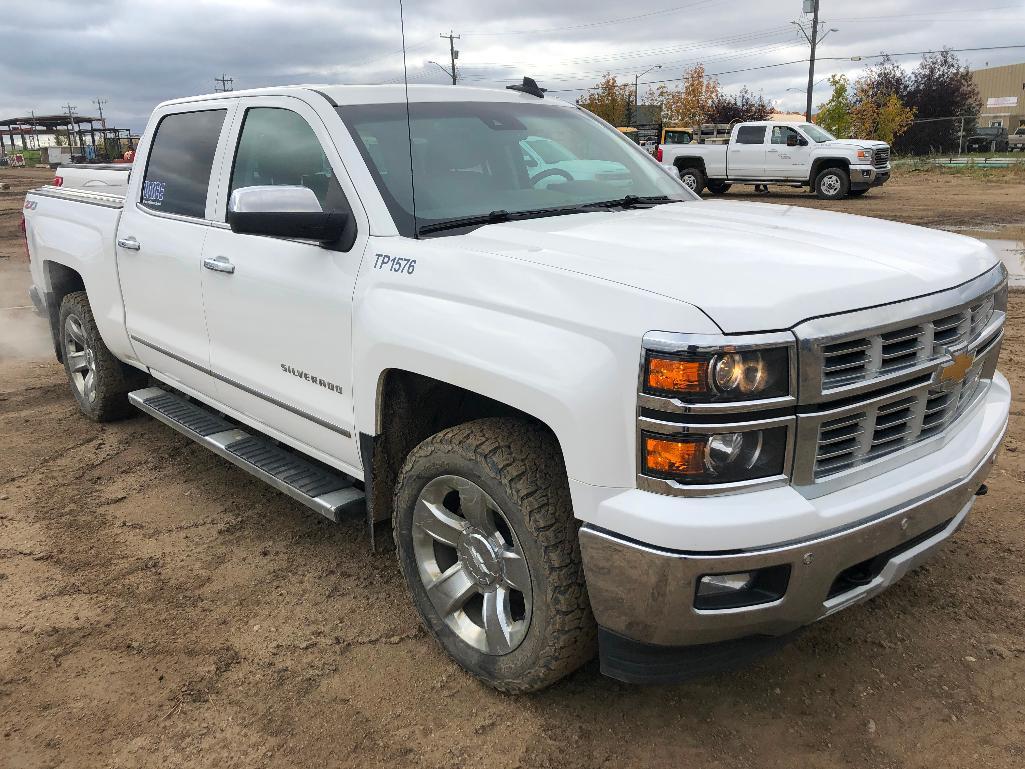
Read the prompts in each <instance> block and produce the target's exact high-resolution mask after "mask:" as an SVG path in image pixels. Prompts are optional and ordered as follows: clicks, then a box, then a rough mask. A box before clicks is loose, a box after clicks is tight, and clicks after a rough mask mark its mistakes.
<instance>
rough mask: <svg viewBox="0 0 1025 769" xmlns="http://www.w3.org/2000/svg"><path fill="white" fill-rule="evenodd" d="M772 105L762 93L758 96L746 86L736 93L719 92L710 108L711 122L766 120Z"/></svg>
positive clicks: (709, 120) (709, 116)
mask: <svg viewBox="0 0 1025 769" xmlns="http://www.w3.org/2000/svg"><path fill="white" fill-rule="evenodd" d="M771 114H772V105H771V104H769V102H767V101H766V100H765V97H764V96H762V95H761V94H758V95H757V96H756V95H755V94H753V93H751V91H750V90H749V89H748V87H747V86H744V87H743V88H741V89H740V91H738V92H737V93H736V94H735V95H733V96H728V95H726V94H724V93H719V94H717V95H716V97H715V98H714V99H712V103H711V104H710V105H709V109H708V122H710V123H740V122H743V121H745V120H766V119H768V117H769V115H771Z"/></svg>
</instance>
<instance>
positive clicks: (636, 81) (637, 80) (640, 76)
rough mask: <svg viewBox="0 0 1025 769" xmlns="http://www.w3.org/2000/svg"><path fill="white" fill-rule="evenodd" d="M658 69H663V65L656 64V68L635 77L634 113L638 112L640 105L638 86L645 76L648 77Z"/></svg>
mask: <svg viewBox="0 0 1025 769" xmlns="http://www.w3.org/2000/svg"><path fill="white" fill-rule="evenodd" d="M656 69H662V65H661V64H656V65H655V66H654V67H651V68H650V69H646V70H644V72H642V73H641V74H639V75H634V111H635V112H636V111H637V105H638V101H637V86H638V84H639V82H640V79H641V78H642V77H644V76H645V75H647V74H648V73H649V72H654V71H655V70H656Z"/></svg>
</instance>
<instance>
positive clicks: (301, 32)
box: [0, 0, 1025, 129]
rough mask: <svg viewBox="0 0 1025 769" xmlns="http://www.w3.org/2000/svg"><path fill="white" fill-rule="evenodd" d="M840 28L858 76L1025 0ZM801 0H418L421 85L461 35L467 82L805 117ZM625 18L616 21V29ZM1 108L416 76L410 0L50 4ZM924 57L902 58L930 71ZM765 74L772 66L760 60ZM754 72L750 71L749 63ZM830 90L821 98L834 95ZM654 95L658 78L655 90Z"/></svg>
mask: <svg viewBox="0 0 1025 769" xmlns="http://www.w3.org/2000/svg"><path fill="white" fill-rule="evenodd" d="M822 9H823V10H822V17H823V19H824V20H825V21H826V22H827V24H828V26H829V27H836V28H837V29H838V30H839V31H838V32H835V33H831V34H830V36H829V38H828V39H827V40H826V41H825V43H824V45H823V47H822V48H821V49H820V52H819V55H820V56H821V57H824V58H823V60H822V61H820V63H819V65H818V68H817V70H818V72H819V73H820V74H819V75H817V78H816V79H819V78H825V77H826V76H828V75H829V74H833V73H837V72H846V73H848V74H851V75H856V74H857V72H858V71H859V69H860V68H862V67H863V66H865V64H867V63H870V61H868V60H865V61H862V62H860V63H858V62H851V61H850V57H851V56H855V55H857V56H870V55H873V54H878V53H883V52H889V53H899V52H905V51H920V50H930V49H937V48H940V47H943V46H949V47H953V48H972V47H982V46H995V45H1009V44H1016V43H1025V13H1022V10H1023V5H1022V2H1021V0H1018V2H1012V0H980V2H979V3H977V4H976V6H975V7H972V6H971V5H969V4H968V2H967V0H857V2H855V1H854V0H822ZM800 10H801V9H800V0H784V2H782V3H781V2H765V1H764V0H735V1H734V2H732V3H721V2H714V1H713V0H678V4H677V5H675V6H662V5H657V6H654V7H642V6H628V5H624V4H622V3H617V2H612V0H587V1H586V2H585V1H584V0H566V1H565V2H562V3H559V4H557V5H555V4H551V3H547V2H544V1H543V0H521V2H519V3H516V4H506V5H503V6H501V7H499V6H497V4H493V3H488V4H482V3H479V2H470V0H452V1H451V2H445V3H437V2H428V1H427V0H407V2H406V3H405V17H406V37H407V43H408V46H407V51H408V64H409V76H410V80H411V82H435V83H444V82H446V75H445V74H444V73H443V72H442V71H441V69H440V68H438V67H437V66H436V65H433V64H429V63H427V62H428V61H430V60H435V61H438V62H441V63H442V64H443V65H445V66H448V43H447V41H446V40H442V39H440V38H439V37H438V35H439V33H440V32H442V31H446V30H448V29H453V30H455V32H456V33H457V34H461V35H462V39H461V40H459V41H457V46H458V48H459V49H460V51H461V56H460V59H459V68H460V71H461V75H462V78H463V82H464V83H466V84H472V85H482V86H498V87H501V86H503V85H505V84H507V83H508V82H512V81H514V80H517V79H519V78H520V77H522V76H523V75H524V74H528V75H531V76H533V77H535V78H536V79H538V80H539V81H541V82H542V84H543V85H546V86H548V87H549V88H551V89H552V90H553V91H555V90H557V91H560V92H562V91H564V93H561V94H560V95H562V96H564V97H565V98H570V99H572V98H575V97H576V96H577V95H578V93H579V91H576V90H572V89H579V88H585V87H587V86H588V85H592V84H593V83H594V82H595V81H596V80H597V79H598V78H599V76H600V75H601V74H602V73H603V72H606V71H608V72H612V73H614V74H616V75H617V76H620V77H621V78H624V79H630V80H632V78H633V77H634V75H635V74H639V73H640V72H642V71H644V70H646V69H648V68H649V67H652V66H653V65H655V64H662V65H663V66H662V69H660V70H657V71H656V72H654V73H649V74H648V75H646V76H645V77H644V78H643V80H642V82H643V81H649V80H655V79H661V78H666V79H671V78H676V77H679V76H680V75H681V74H682V72H683V71H684V70H685V69H686V68H687V67H688V66H690V65H691V64H693V63H696V62H699V61H700V62H704V63H705V65H706V69H707V70H708V71H709V72H711V73H721V74H719V76H718V78H719V80H720V82H721V83H722V84H723V86H724V87H726V88H727V89H735V88H739V87H740V86H742V85H747V86H749V87H751V88H752V89H754V90H755V91H761V92H762V93H763V94H764V95H765V96H766V97H768V98H771V99H778V100H779V103H780V106H781V107H783V108H791V109H798V108H800V105H801V104H802V103H803V96H802V94H801V93H799V92H797V91H788V90H787V89H791V88H792V89H801V88H803V86H804V84H805V80H806V77H807V65H806V64H803V63H797V64H789V65H786V66H769V65H778V64H780V63H784V62H789V61H793V60H798V59H805V58H807V45H806V44H804V43H803V40H802V39H801V38H799V36H798V34H797V33H796V31H795V30H794V28H793V27H792V26H791V25H790V24H789V22H790V21H792V20H794V19H797V18H799V17H800ZM606 22H608V23H606ZM0 36H2V39H3V40H4V47H3V52H2V54H0V82H3V83H4V86H3V89H2V90H0V116H7V115H11V114H21V113H27V112H29V111H30V110H35V111H36V112H37V113H44V112H57V111H59V109H60V108H61V105H63V104H66V103H68V102H70V103H71V104H73V105H76V106H77V108H78V112H79V114H90V113H93V112H94V107H93V105H91V103H90V102H91V100H92V99H94V98H96V97H102V98H105V99H108V100H109V102H108V104H107V105H106V107H105V110H104V112H105V114H106V115H108V116H109V117H110V118H111V120H112V121H114V122H116V123H118V124H119V125H121V126H124V127H131V128H134V129H141V128H142V127H143V125H144V123H145V120H146V116H147V115H148V114H149V112H150V110H151V109H152V108H153V106H154V105H155V104H157V103H158V102H160V101H162V100H164V99H169V98H174V97H178V96H185V95H190V94H196V93H204V92H208V91H211V90H213V87H214V82H213V78H214V77H216V76H218V75H220V74H221V73H222V72H224V73H227V74H228V75H229V76H231V77H233V78H234V79H235V86H236V88H247V87H259V86H264V85H279V84H284V83H299V82H342V83H361V82H364V83H365V82H370V83H375V82H397V81H398V82H400V81H401V78H402V59H401V53H400V50H401V44H400V37H399V14H398V2H397V0H387V2H383V3H381V2H377V3H371V2H362V3H357V2H350V1H348V0H347V1H346V2H329V1H328V0H321V1H317V0H293V2H289V3H282V2H275V1H274V0H202V1H201V0H179V1H178V2H173V3H172V2H154V1H153V0H91V1H90V2H85V1H84V0H77V1H75V2H72V1H71V0H37V1H36V2H34V3H31V4H30V3H19V4H18V13H17V14H13V13H8V14H5V15H4V17H3V19H2V20H0ZM961 56H962V57H963V58H964V59H965V60H967V61H968V62H970V64H971V65H972V66H973V67H981V66H985V65H986V64H989V65H991V66H995V65H998V64H1005V63H1010V62H1013V61H1022V60H1023V59H1025V48H1022V49H1017V50H1010V51H989V52H978V53H964V54H961ZM917 60H918V57H904V58H900V59H899V61H900V62H901V63H902V64H904V65H906V66H913V65H914V64H915V63H916V62H917ZM755 68H760V69H755ZM737 70H740V71H737ZM827 91H828V86H827V85H826V84H822V85H820V86H819V89H818V90H817V92H816V98H817V99H818V100H821V99H823V98H825V96H826V95H827ZM642 93H643V86H642Z"/></svg>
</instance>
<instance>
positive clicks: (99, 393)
mask: <svg viewBox="0 0 1025 769" xmlns="http://www.w3.org/2000/svg"><path fill="white" fill-rule="evenodd" d="M59 332H60V347H61V357H63V359H64V371H65V373H67V375H68V383H69V384H70V385H71V392H72V394H73V395H74V396H75V400H76V401H77V402H78V408H79V409H80V410H81V411H82V413H83V414H85V415H86V416H87V417H89V418H90V419H91V420H93V421H94V422H113V421H114V420H117V419H124V418H125V417H128V416H130V415H132V414H133V413H135V410H134V409H133V408H132V407H131V404H129V403H128V393H129V392H131V391H132V390H136V389H138V388H140V387H142V386H143V385H145V383H146V381H147V378H148V377H147V376H146V374H144V373H143V372H141V371H139V370H138V369H135V368H132V367H131V366H127V365H125V364H124V363H122V362H121V361H119V360H118V359H117V358H115V357H114V356H113V354H111V352H110V350H108V349H107V345H105V344H104V343H103V339H102V338H101V337H100V332H99V329H97V328H96V320H95V319H94V318H93V311H92V308H91V307H90V306H89V298H88V297H87V296H86V293H85V291H76V292H74V293H71V294H68V295H67V296H65V297H64V299H63V301H62V302H61V308H60V328H59ZM83 364H85V365H87V366H88V368H87V369H81V368H80V366H82V365H83ZM83 372H84V373H83ZM90 375H91V376H92V380H91V382H90V384H89V385H88V386H87V385H86V380H87V377H88V376H90Z"/></svg>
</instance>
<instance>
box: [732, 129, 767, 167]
mask: <svg viewBox="0 0 1025 769" xmlns="http://www.w3.org/2000/svg"><path fill="white" fill-rule="evenodd" d="M766 130H767V129H766V126H764V125H745V126H740V127H739V128H738V129H737V135H736V137H734V140H733V141H731V142H730V144H729V146H728V147H727V150H728V152H729V155H728V157H727V172H728V174H729V177H730V178H731V179H764V178H765V149H766V148H765V134H766Z"/></svg>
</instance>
